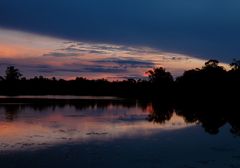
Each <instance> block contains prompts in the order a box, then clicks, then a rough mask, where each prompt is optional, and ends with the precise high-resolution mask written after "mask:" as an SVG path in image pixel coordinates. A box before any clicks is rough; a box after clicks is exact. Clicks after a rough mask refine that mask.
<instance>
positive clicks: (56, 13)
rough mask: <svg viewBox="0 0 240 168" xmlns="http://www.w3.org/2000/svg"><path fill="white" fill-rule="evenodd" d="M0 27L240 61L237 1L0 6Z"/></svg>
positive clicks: (16, 1)
mask: <svg viewBox="0 0 240 168" xmlns="http://www.w3.org/2000/svg"><path fill="white" fill-rule="evenodd" d="M0 27H4V28H11V29H16V30H23V31H26V32H34V33H39V34H44V35H50V36H55V37H61V38H66V39H71V40H79V41H87V42H102V43H112V44H124V45H143V46H149V47H154V48H157V49H160V50H163V51H170V52H176V53H183V54H189V55H192V56H195V57H198V58H206V59H210V58H215V59H219V60H221V61H225V62H231V61H232V59H233V58H237V59H240V47H239V44H240V1H239V0H0Z"/></svg>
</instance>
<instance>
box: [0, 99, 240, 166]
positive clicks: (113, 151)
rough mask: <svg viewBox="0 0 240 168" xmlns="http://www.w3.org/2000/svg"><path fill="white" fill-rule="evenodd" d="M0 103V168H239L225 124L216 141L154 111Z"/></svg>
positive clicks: (195, 126) (98, 104)
mask: <svg viewBox="0 0 240 168" xmlns="http://www.w3.org/2000/svg"><path fill="white" fill-rule="evenodd" d="M43 100H44V101H43ZM0 102H1V104H0V167H4V168H15V167H18V168H19V167H23V168H25V167H29V168H30V167H31V168H32V167H34V168H47V167H59V168H61V167H73V168H75V167H183V168H197V167H214V168H215V167H230V168H232V167H240V138H239V136H237V135H236V134H233V133H231V131H230V130H231V129H232V127H231V125H230V124H228V123H226V124H223V125H222V126H221V127H220V128H219V131H218V133H215V131H212V129H210V128H209V129H208V128H206V126H205V127H204V126H203V125H204V123H201V122H200V121H202V120H200V119H199V121H198V120H194V121H192V122H189V121H188V120H187V118H186V116H182V115H180V114H181V113H178V112H177V111H175V110H174V109H171V108H167V107H165V105H163V104H161V103H159V106H158V103H157V105H156V102H155V104H154V103H153V102H140V101H136V100H124V99H118V98H110V97H104V98H102V99H101V98H99V97H59V96H58V97H46V96H45V97H12V98H8V97H1V98H0ZM157 107H159V108H160V109H156V108H157ZM161 107H164V108H161ZM208 130H210V131H208ZM206 131H207V132H206ZM213 133H214V134H213Z"/></svg>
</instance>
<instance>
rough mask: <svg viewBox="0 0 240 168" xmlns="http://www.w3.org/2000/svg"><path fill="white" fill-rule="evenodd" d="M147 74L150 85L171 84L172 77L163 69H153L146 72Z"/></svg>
mask: <svg viewBox="0 0 240 168" xmlns="http://www.w3.org/2000/svg"><path fill="white" fill-rule="evenodd" d="M146 73H147V74H148V78H149V81H150V82H151V83H167V84H168V83H172V82H173V77H172V75H171V73H170V72H167V71H166V70H165V69H164V68H162V67H159V68H154V69H153V70H149V71H147V72H146Z"/></svg>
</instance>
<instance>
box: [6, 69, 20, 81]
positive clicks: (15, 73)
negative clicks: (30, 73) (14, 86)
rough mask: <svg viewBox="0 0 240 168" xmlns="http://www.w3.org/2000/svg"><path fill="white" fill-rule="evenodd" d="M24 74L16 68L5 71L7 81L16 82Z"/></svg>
mask: <svg viewBox="0 0 240 168" xmlns="http://www.w3.org/2000/svg"><path fill="white" fill-rule="evenodd" d="M21 76H22V74H21V73H20V71H19V70H18V69H16V68H15V67H14V66H9V67H7V69H6V71H5V79H6V80H7V81H14V80H19V79H20V77H21Z"/></svg>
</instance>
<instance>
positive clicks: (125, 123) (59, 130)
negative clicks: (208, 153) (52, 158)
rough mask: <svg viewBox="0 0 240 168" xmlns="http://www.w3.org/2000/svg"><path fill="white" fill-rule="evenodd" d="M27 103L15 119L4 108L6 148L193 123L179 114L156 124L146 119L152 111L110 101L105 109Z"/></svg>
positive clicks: (136, 133)
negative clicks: (31, 104)
mask: <svg viewBox="0 0 240 168" xmlns="http://www.w3.org/2000/svg"><path fill="white" fill-rule="evenodd" d="M24 106H27V105H15V107H16V108H15V110H16V109H17V111H15V114H17V117H15V118H14V119H12V120H6V118H5V117H6V116H5V115H4V112H6V111H5V110H6V108H2V107H1V108H0V111H1V113H0V129H1V132H0V136H1V137H2V138H1V140H0V144H1V145H0V148H1V150H2V151H8V150H24V149H38V148H42V147H44V148H45V147H48V146H53V145H56V144H61V143H68V142H71V143H73V142H74V143H82V142H86V141H94V140H101V141H108V140H113V139H116V138H124V137H135V136H141V137H145V136H149V135H152V134H156V133H160V132H162V131H166V130H175V129H181V128H185V127H187V126H190V125H187V124H186V123H185V122H184V120H183V119H182V118H181V117H178V116H177V115H175V114H174V115H173V117H172V118H171V119H170V120H169V121H167V122H165V123H164V124H161V125H160V124H153V123H151V122H147V121H146V118H147V116H148V114H149V112H148V111H145V110H143V109H142V108H140V107H136V106H133V107H124V106H121V104H119V105H111V104H110V105H108V106H106V107H104V108H98V107H97V106H88V107H86V108H83V109H77V108H75V107H72V106H69V105H67V106H63V107H58V106H56V107H55V108H52V107H51V106H49V107H47V108H43V109H41V108H37V107H35V109H34V108H30V107H28V106H27V107H24ZM33 107H34V106H33ZM100 107H102V106H100Z"/></svg>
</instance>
